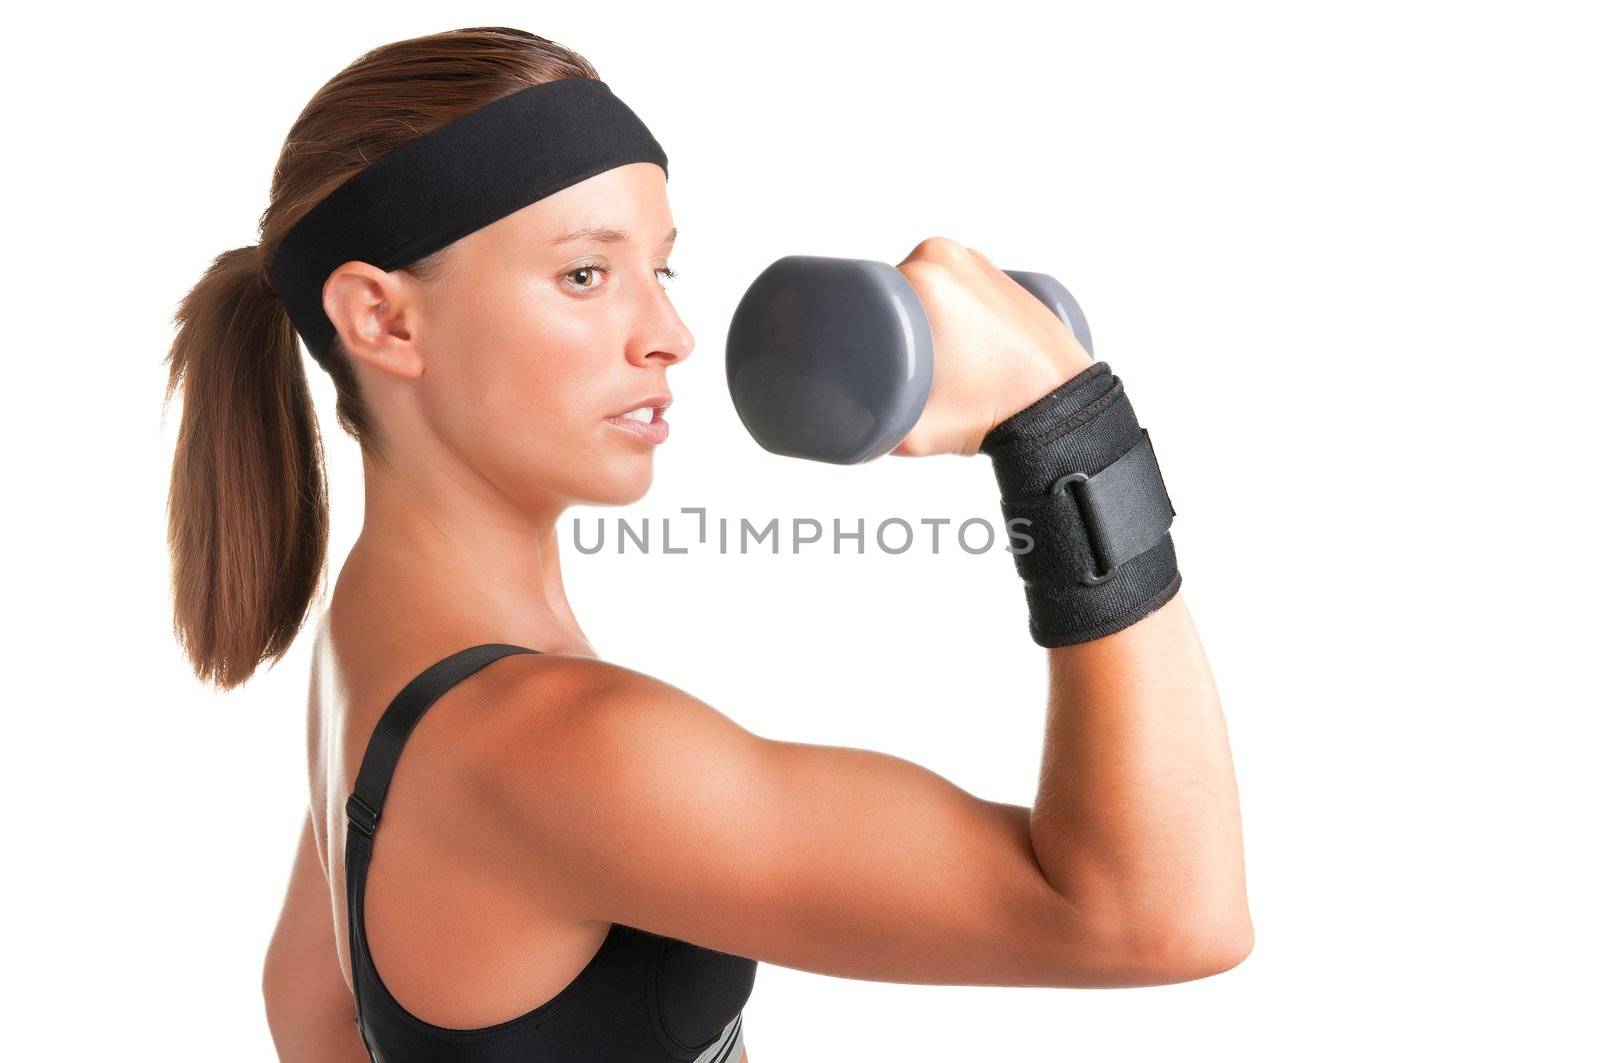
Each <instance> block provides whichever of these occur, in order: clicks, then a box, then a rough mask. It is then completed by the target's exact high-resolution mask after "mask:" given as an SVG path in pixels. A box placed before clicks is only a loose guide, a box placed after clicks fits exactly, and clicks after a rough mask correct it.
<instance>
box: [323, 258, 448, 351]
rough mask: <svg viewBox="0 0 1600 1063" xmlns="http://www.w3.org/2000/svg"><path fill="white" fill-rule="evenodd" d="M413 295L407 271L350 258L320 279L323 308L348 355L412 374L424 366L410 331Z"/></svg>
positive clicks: (414, 288) (413, 288) (413, 313)
mask: <svg viewBox="0 0 1600 1063" xmlns="http://www.w3.org/2000/svg"><path fill="white" fill-rule="evenodd" d="M416 294H417V293H416V286H415V283H414V282H413V281H412V279H411V278H410V277H409V276H407V275H406V274H404V273H401V272H398V271H395V272H388V271H385V270H381V269H378V268H377V267H376V266H373V265H370V264H368V263H366V262H357V261H351V262H346V263H345V264H344V265H342V266H340V267H339V268H338V269H336V270H334V271H333V273H332V274H330V275H329V277H328V279H327V281H325V282H324V283H323V285H322V310H323V313H325V314H327V315H328V320H330V321H332V322H333V327H334V328H335V329H336V330H337V331H338V333H339V340H340V342H341V343H343V344H344V349H345V351H346V352H347V353H348V354H349V355H350V357H351V359H352V360H354V361H357V362H362V363H365V364H366V365H369V366H371V367H372V368H374V369H376V370H378V371H379V372H383V373H392V374H394V375H396V376H401V377H406V378H407V379H414V378H416V377H419V376H421V375H422V368H423V365H422V355H421V352H420V351H418V350H417V348H416V346H415V344H414V343H413V342H412V332H411V324H412V321H413V320H414V318H415V309H414V307H415V300H416Z"/></svg>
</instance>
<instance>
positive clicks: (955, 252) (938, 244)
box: [911, 236, 967, 262]
mask: <svg viewBox="0 0 1600 1063" xmlns="http://www.w3.org/2000/svg"><path fill="white" fill-rule="evenodd" d="M966 253H967V249H966V248H965V247H963V246H961V244H959V243H957V242H956V241H954V240H952V239H951V238H950V237H948V236H930V237H928V238H927V239H925V240H923V241H921V242H920V243H918V244H917V246H916V247H915V248H913V249H912V251H911V254H912V257H913V258H920V259H930V260H932V261H935V262H950V261H954V260H956V259H958V258H960V257H962V256H964V255H965V254H966Z"/></svg>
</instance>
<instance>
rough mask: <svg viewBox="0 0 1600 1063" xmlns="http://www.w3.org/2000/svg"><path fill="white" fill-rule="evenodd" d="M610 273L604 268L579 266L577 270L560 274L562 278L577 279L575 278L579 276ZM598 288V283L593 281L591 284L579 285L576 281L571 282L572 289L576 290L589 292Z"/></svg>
mask: <svg viewBox="0 0 1600 1063" xmlns="http://www.w3.org/2000/svg"><path fill="white" fill-rule="evenodd" d="M610 272H611V271H610V270H609V269H607V268H606V267H605V266H579V267H578V268H577V269H570V270H568V271H567V272H566V273H564V274H562V276H563V277H577V276H579V275H581V274H600V273H610ZM598 286H599V281H595V282H594V283H592V284H580V283H578V282H576V281H574V282H573V287H575V288H578V289H580V290H583V291H589V290H591V289H593V288H596V287H598Z"/></svg>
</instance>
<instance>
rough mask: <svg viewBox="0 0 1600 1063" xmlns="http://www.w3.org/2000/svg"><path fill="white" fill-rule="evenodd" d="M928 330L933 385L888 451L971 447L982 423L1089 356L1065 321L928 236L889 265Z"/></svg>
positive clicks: (977, 257) (983, 263) (1080, 366)
mask: <svg viewBox="0 0 1600 1063" xmlns="http://www.w3.org/2000/svg"><path fill="white" fill-rule="evenodd" d="M895 268H896V269H898V270H899V271H900V272H901V273H902V274H904V275H905V278H906V280H908V281H910V282H911V287H912V288H913V289H914V290H915V291H916V293H917V298H918V299H919V300H920V301H921V303H922V308H923V311H924V312H925V313H926V314H927V316H928V326H929V330H930V332H931V333H932V336H933V352H934V353H933V386H932V389H931V390H930V391H929V393H928V404H927V406H926V407H924V408H923V411H922V416H921V417H920V418H918V420H917V423H916V424H915V425H914V426H913V427H912V429H911V432H910V434H909V435H907V436H906V438H905V439H904V440H903V441H901V443H900V445H899V446H897V447H895V448H894V450H893V451H892V453H894V454H899V455H901V456H903V457H917V456H924V455H929V454H976V453H977V452H978V444H979V443H981V442H982V441H983V437H984V436H985V435H987V434H988V433H989V430H990V429H991V428H993V427H994V426H995V425H997V424H999V423H1000V422H1001V421H1003V420H1005V419H1006V418H1007V417H1010V416H1011V415H1012V414H1014V413H1016V412H1017V411H1018V410H1021V409H1023V408H1024V407H1026V406H1028V405H1031V404H1032V403H1033V402H1034V400H1036V399H1038V398H1040V397H1041V396H1043V395H1045V394H1047V393H1048V392H1050V391H1052V390H1054V389H1055V388H1056V387H1058V386H1059V385H1061V384H1062V383H1064V382H1065V381H1066V380H1068V379H1070V378H1071V377H1073V376H1075V375H1076V374H1078V373H1079V372H1081V371H1082V370H1084V369H1087V368H1088V367H1089V366H1090V364H1092V363H1093V361H1094V360H1093V359H1092V358H1091V357H1090V356H1089V353H1088V352H1087V351H1085V350H1084V349H1083V347H1082V345H1081V344H1079V343H1078V339H1077V337H1076V336H1074V335H1073V334H1072V330H1071V329H1069V328H1068V327H1067V326H1066V325H1065V324H1063V323H1062V322H1061V320H1060V319H1059V318H1057V317H1056V316H1055V314H1053V313H1051V312H1050V310H1049V308H1048V307H1046V306H1045V305H1044V304H1043V303H1041V302H1040V301H1039V300H1038V299H1036V298H1034V296H1033V294H1032V293H1031V292H1029V291H1028V290H1027V289H1026V288H1024V287H1022V285H1020V284H1018V283H1017V282H1016V281H1014V280H1012V279H1011V278H1010V277H1008V276H1006V274H1005V273H1004V272H1003V271H1002V270H1000V269H999V268H997V267H996V266H995V264H994V263H993V262H990V261H989V259H988V258H987V257H985V256H984V255H983V254H981V253H980V252H977V251H974V250H972V249H971V248H968V247H963V246H961V245H960V244H958V243H956V242H955V241H954V240H951V239H948V238H946V237H942V236H934V237H929V238H928V239H926V240H924V241H922V242H921V243H919V244H918V245H917V246H916V247H915V248H913V249H912V251H911V254H909V255H907V256H906V258H905V259H904V260H903V261H902V262H900V263H898V264H897V265H896V266H895Z"/></svg>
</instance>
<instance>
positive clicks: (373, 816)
mask: <svg viewBox="0 0 1600 1063" xmlns="http://www.w3.org/2000/svg"><path fill="white" fill-rule="evenodd" d="M344 814H345V816H346V817H347V818H348V819H349V820H350V826H352V827H354V828H355V829H356V830H358V831H360V832H361V833H362V834H365V835H366V836H367V837H369V838H370V837H372V832H373V831H375V830H377V829H378V810H377V809H375V808H373V807H372V806H371V805H369V804H367V803H366V802H365V801H363V800H361V798H360V797H359V796H358V795H357V794H355V793H354V792H352V793H351V794H350V797H349V799H348V800H346V801H345V803H344Z"/></svg>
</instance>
